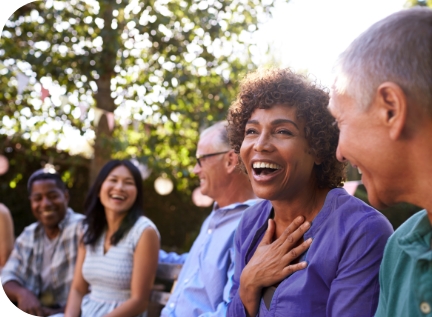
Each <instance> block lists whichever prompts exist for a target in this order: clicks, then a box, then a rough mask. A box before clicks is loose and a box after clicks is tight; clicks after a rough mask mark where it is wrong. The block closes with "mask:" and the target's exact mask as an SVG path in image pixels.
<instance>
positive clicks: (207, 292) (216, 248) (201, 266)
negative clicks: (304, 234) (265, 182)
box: [159, 199, 259, 317]
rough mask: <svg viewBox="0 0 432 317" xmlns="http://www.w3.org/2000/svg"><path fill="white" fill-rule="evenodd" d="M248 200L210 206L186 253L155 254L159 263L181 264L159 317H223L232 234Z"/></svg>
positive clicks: (231, 266)
mask: <svg viewBox="0 0 432 317" xmlns="http://www.w3.org/2000/svg"><path fill="white" fill-rule="evenodd" d="M258 201H259V200H257V199H251V200H248V201H246V202H244V203H235V204H232V205H229V206H226V207H224V208H219V207H218V206H217V204H215V205H214V207H213V211H212V212H211V214H210V215H209V216H208V217H207V219H206V220H205V221H204V223H203V225H202V227H201V231H200V234H199V235H198V237H197V239H196V240H195V242H194V244H193V246H192V248H191V250H190V252H189V254H185V255H176V254H173V253H169V254H167V253H166V252H164V251H162V250H161V251H160V252H159V262H162V263H183V262H184V264H183V268H182V270H181V272H180V275H179V278H178V280H177V284H176V287H175V289H174V292H173V294H172V295H171V297H170V299H169V301H168V303H167V305H166V306H165V308H164V309H163V310H162V314H161V316H162V317H198V316H200V317H204V316H205V317H210V316H225V315H226V309H227V304H228V298H229V291H230V289H231V285H232V276H233V274H234V244H233V241H234V233H235V230H236V228H237V225H238V223H239V221H240V218H241V216H242V214H243V210H245V209H246V208H248V207H249V206H252V205H254V204H255V203H256V202H258Z"/></svg>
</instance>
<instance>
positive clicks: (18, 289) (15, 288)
mask: <svg viewBox="0 0 432 317" xmlns="http://www.w3.org/2000/svg"><path fill="white" fill-rule="evenodd" d="M3 289H4V291H5V293H6V295H7V297H8V298H9V299H10V300H11V302H15V303H16V304H17V306H18V308H19V309H21V310H22V311H23V312H26V313H28V314H31V315H36V316H45V312H44V310H43V307H42V305H41V303H40V302H39V299H38V298H37V297H36V295H35V294H33V293H32V292H31V291H29V290H28V289H27V288H25V287H24V286H22V285H21V284H20V283H18V282H17V281H9V282H6V283H5V284H4V285H3Z"/></svg>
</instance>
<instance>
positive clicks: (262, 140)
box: [253, 132, 272, 152]
mask: <svg viewBox="0 0 432 317" xmlns="http://www.w3.org/2000/svg"><path fill="white" fill-rule="evenodd" d="M271 148H272V145H271V142H270V140H269V136H268V134H267V133H264V132H261V134H260V135H259V137H258V138H257V139H256V140H255V143H254V146H253V149H254V151H257V152H263V151H267V152H269V151H271Z"/></svg>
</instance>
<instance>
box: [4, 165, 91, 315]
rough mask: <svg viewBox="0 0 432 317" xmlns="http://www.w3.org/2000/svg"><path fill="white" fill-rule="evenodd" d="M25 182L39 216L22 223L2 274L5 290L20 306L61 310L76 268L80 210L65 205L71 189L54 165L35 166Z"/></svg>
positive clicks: (35, 312) (36, 312) (40, 312)
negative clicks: (36, 167)
mask: <svg viewBox="0 0 432 317" xmlns="http://www.w3.org/2000/svg"><path fill="white" fill-rule="evenodd" d="M27 188H28V192H29V199H30V205H31V210H32V213H33V215H34V217H35V218H36V219H37V222H35V223H33V224H31V225H30V226H28V227H26V228H25V229H24V231H23V232H22V233H21V234H20V236H19V237H18V238H17V240H16V243H15V245H14V249H13V251H12V253H11V255H10V257H9V259H8V261H7V262H6V265H5V266H4V268H3V270H2V274H1V282H2V284H3V288H4V290H5V292H6V295H7V296H8V297H9V299H10V300H11V301H12V302H14V303H16V305H17V306H18V308H19V309H21V310H22V311H24V312H26V313H29V314H32V315H37V316H48V315H51V314H53V313H57V312H60V311H61V312H62V311H63V310H64V306H65V304H66V300H67V296H68V293H69V289H70V286H71V283H72V278H73V274H74V268H75V261H76V255H77V249H78V235H79V230H78V228H79V224H80V221H81V220H82V219H83V218H84V217H83V215H80V214H77V213H75V212H74V211H73V210H72V209H70V208H68V202H69V192H68V190H67V189H66V185H65V184H64V182H63V181H62V179H61V178H60V175H58V174H57V173H55V172H53V171H52V170H46V169H40V170H37V171H36V172H34V173H33V174H32V175H31V176H30V178H29V180H28V182H27Z"/></svg>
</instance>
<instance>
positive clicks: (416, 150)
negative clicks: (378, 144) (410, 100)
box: [398, 119, 432, 224]
mask: <svg viewBox="0 0 432 317" xmlns="http://www.w3.org/2000/svg"><path fill="white" fill-rule="evenodd" d="M428 121H430V122H428V123H425V122H422V123H421V124H419V126H422V129H421V130H419V131H418V132H417V133H416V136H415V137H414V138H412V139H410V140H409V142H406V144H405V146H404V153H405V155H404V158H405V161H404V169H406V170H407V172H406V173H402V172H401V173H400V174H401V176H403V175H406V176H405V177H403V178H402V177H400V178H399V182H400V183H401V184H403V188H400V193H401V194H400V195H399V197H398V201H404V202H408V203H411V204H414V205H416V206H419V207H421V208H424V209H426V210H427V213H428V218H429V221H430V223H431V224H432V195H431V190H432V178H431V175H432V164H431V157H432V146H431V143H430V136H431V135H432V120H430V119H429V120H428ZM402 155H403V154H402Z"/></svg>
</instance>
